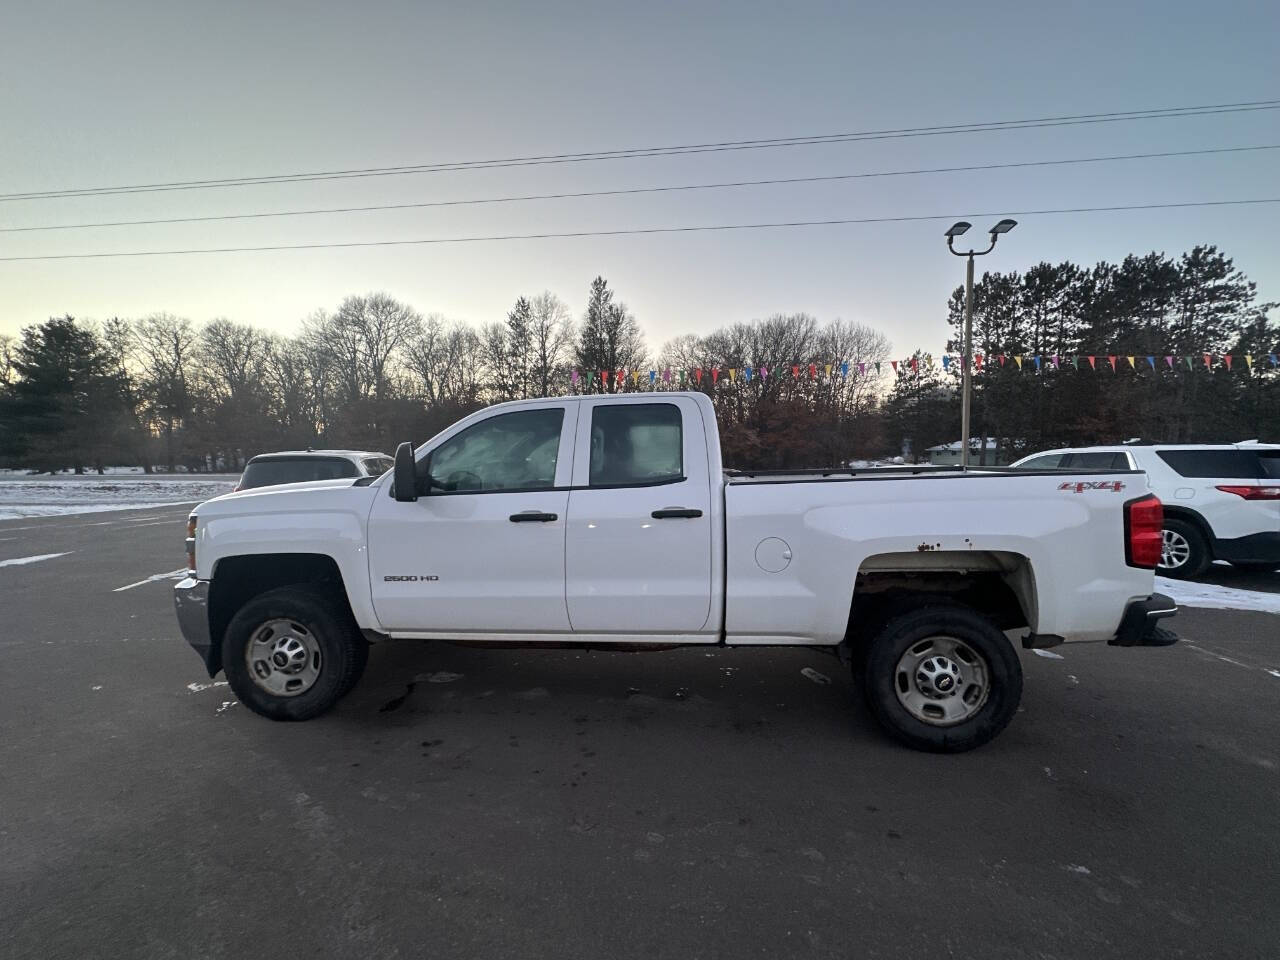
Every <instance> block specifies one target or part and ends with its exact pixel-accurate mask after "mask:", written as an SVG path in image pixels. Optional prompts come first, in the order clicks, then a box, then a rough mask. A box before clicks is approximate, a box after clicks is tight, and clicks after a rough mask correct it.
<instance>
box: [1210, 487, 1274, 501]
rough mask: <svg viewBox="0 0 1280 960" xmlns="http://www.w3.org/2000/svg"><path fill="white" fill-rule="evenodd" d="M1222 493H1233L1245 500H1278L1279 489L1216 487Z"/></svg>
mask: <svg viewBox="0 0 1280 960" xmlns="http://www.w3.org/2000/svg"><path fill="white" fill-rule="evenodd" d="M1218 489H1219V490H1221V491H1222V492H1223V493H1234V494H1235V495H1236V496H1237V497H1242V498H1244V499H1245V500H1280V487H1232V486H1225V487H1218Z"/></svg>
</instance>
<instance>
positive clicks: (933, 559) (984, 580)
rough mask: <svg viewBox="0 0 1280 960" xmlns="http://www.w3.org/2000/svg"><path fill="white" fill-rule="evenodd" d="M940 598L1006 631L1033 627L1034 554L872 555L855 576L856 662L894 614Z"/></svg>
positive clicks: (849, 644)
mask: <svg viewBox="0 0 1280 960" xmlns="http://www.w3.org/2000/svg"><path fill="white" fill-rule="evenodd" d="M939 602H944V603H949V604H958V605H960V606H964V607H968V608H970V609H972V610H975V611H977V612H978V613H980V614H982V615H983V616H985V617H987V618H988V619H989V620H991V621H992V622H993V623H994V624H995V625H996V627H997V628H999V629H1000V630H1002V631H1004V630H1016V629H1018V628H1021V627H1031V626H1032V625H1033V624H1035V623H1036V622H1037V619H1038V617H1039V606H1038V601H1037V595H1036V583H1035V576H1034V573H1033V571H1032V566H1031V560H1030V558H1029V557H1027V556H1026V555H1024V554H1020V553H1013V552H1008V551H959V550H956V551H947V550H940V551H933V552H926V553H920V552H913V553H882V554H875V555H873V556H870V557H867V558H866V559H865V560H864V561H863V563H862V565H861V566H860V567H859V569H858V574H857V578H856V580H855V582H854V590H853V598H852V600H851V602H850V604H849V622H848V625H847V628H846V631H845V640H844V645H845V647H846V649H848V650H849V652H850V655H851V657H852V658H854V660H855V662H856V661H857V658H858V657H859V656H860V655H861V654H862V653H863V652H864V651H865V649H866V646H867V644H868V643H869V642H870V641H871V640H872V639H873V638H874V637H875V636H876V635H877V634H878V633H879V631H880V629H881V628H882V627H883V625H884V624H885V623H886V622H888V621H889V620H890V619H892V618H893V617H896V616H898V615H899V614H901V613H905V612H908V611H911V610H915V609H919V608H920V607H923V606H928V605H930V604H936V603H939Z"/></svg>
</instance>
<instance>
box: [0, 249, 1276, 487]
mask: <svg viewBox="0 0 1280 960" xmlns="http://www.w3.org/2000/svg"><path fill="white" fill-rule="evenodd" d="M974 294H975V295H974V351H975V353H981V354H984V355H986V356H988V357H995V356H996V355H997V354H1000V353H1006V354H1009V355H1015V354H1040V355H1046V356H1047V355H1052V354H1057V355H1062V356H1064V357H1066V356H1070V355H1074V354H1080V353H1088V354H1107V353H1111V354H1121V355H1124V354H1138V355H1141V356H1146V355H1148V354H1155V355H1158V356H1161V357H1163V356H1164V355H1167V354H1175V355H1179V356H1181V355H1184V354H1190V355H1195V356H1199V355H1200V354H1202V353H1205V352H1211V353H1214V354H1220V353H1229V352H1234V353H1237V354H1241V355H1243V354H1245V353H1250V354H1252V355H1255V356H1258V357H1259V358H1265V357H1267V355H1268V354H1270V353H1274V352H1275V351H1276V350H1277V341H1280V327H1278V325H1277V323H1276V322H1275V321H1273V320H1271V319H1270V313H1271V311H1273V310H1274V308H1275V306H1276V305H1275V304H1271V303H1262V302H1259V301H1258V299H1257V295H1256V289H1255V286H1254V284H1253V283H1252V282H1250V281H1249V280H1248V279H1247V278H1246V277H1244V276H1243V274H1242V273H1241V272H1240V271H1239V270H1237V269H1236V268H1235V267H1234V264H1233V263H1232V261H1231V260H1230V258H1228V257H1226V256H1225V255H1224V254H1222V253H1220V252H1219V251H1218V250H1217V249H1216V248H1214V247H1197V248H1195V249H1194V250H1192V251H1190V252H1189V253H1186V254H1183V255H1182V256H1181V257H1178V258H1173V257H1168V256H1165V255H1164V254H1157V253H1152V254H1148V255H1146V256H1142V257H1138V256H1131V257H1128V258H1126V259H1125V260H1124V261H1123V262H1122V263H1120V264H1109V263H1099V264H1097V265H1096V266H1094V267H1092V268H1089V269H1085V268H1082V267H1079V266H1077V265H1075V264H1071V263H1062V264H1058V265H1052V264H1047V263H1042V264H1039V265H1037V266H1036V267H1033V268H1032V269H1030V270H1028V271H1026V272H1025V273H1016V272H1015V273H987V274H984V275H983V276H982V278H981V280H980V282H978V283H977V284H976V285H975V291H974ZM963 296H964V292H963V290H962V289H957V290H956V291H955V292H954V293H953V294H952V295H951V297H950V300H949V301H948V303H947V306H946V311H945V314H944V315H943V316H941V317H940V318H939V319H940V320H944V321H945V322H947V323H949V324H950V327H951V329H952V333H953V339H952V341H951V342H949V343H948V347H947V349H948V350H949V351H952V352H958V351H959V349H960V348H959V335H960V327H961V322H962V315H963ZM890 351H891V344H890V342H889V340H888V339H887V337H886V336H885V335H884V334H883V333H880V332H878V331H876V330H874V329H872V328H870V327H868V326H865V325H862V324H858V323H852V322H848V321H843V320H830V321H825V322H823V321H819V320H818V319H816V318H814V317H812V316H809V315H807V314H803V313H797V314H790V315H776V316H772V317H769V318H766V319H758V320H752V321H742V322H736V323H730V324H727V325H725V326H722V327H721V328H719V329H717V330H715V331H714V332H712V333H709V334H706V335H692V334H690V335H685V336H680V337H676V338H675V339H673V340H671V341H670V342H668V343H666V344H665V345H663V346H662V347H661V348H659V349H658V350H657V351H656V352H655V351H652V350H651V349H650V347H649V346H648V344H647V343H646V341H645V337H644V334H643V331H642V328H641V326H640V323H639V321H638V320H637V318H636V317H635V315H634V313H633V312H632V311H631V310H630V309H629V308H628V307H627V305H626V304H625V303H624V302H623V301H622V300H621V299H619V298H618V296H617V294H616V292H615V291H614V290H613V288H611V287H610V286H609V284H608V282H607V281H606V280H605V279H604V278H603V277H597V278H595V280H593V281H592V282H591V284H590V286H589V288H588V291H587V298H586V305H585V308H584V309H583V310H582V311H581V312H580V313H579V314H578V315H577V316H576V317H575V314H574V313H573V311H572V310H571V309H570V307H569V306H568V305H567V304H566V303H565V302H564V301H563V300H561V299H560V298H559V297H557V296H556V295H555V294H553V293H550V292H543V293H541V294H538V295H536V296H521V297H518V298H517V299H516V300H515V302H514V304H513V305H512V307H511V309H510V310H509V311H508V312H507V315H506V317H505V318H503V319H500V320H495V321H492V322H489V323H485V324H483V325H481V326H472V325H469V324H466V323H462V322H458V321H452V320H448V319H446V318H445V317H443V316H441V315H439V314H430V313H429V314H425V315H424V314H420V313H419V312H418V311H417V310H415V309H414V308H412V307H411V306H409V305H408V304H405V303H403V302H400V301H398V300H396V299H394V298H393V297H391V296H389V295H387V294H385V293H370V294H366V295H360V296H351V297H347V298H346V299H345V300H344V301H343V302H342V303H341V304H340V305H339V306H338V307H337V308H336V309H335V310H333V311H332V312H329V311H325V310H320V311H317V312H315V313H314V314H312V315H311V316H309V317H307V318H306V319H305V320H304V321H303V322H302V324H301V326H300V329H299V330H298V332H297V333H296V334H295V335H293V336H283V335H280V334H274V333H268V332H266V331H263V330H261V329H258V328H255V327H253V326H250V325H247V324H242V323H236V322H234V321H232V320H228V319H224V318H219V319H214V320H211V321H209V322H207V323H204V324H202V325H198V324H196V323H193V322H192V321H191V320H189V319H187V318H183V317H177V316H173V315H171V314H167V313H157V314H153V315H150V316H147V317H143V318H140V319H132V320H131V319H124V318H118V317H116V318H111V319H108V320H106V321H103V322H100V323H95V322H87V321H83V320H78V319H75V318H74V317H72V316H63V317H55V318H51V319H50V320H48V321H46V322H45V323H42V324H38V325H34V326H30V327H27V328H25V329H24V330H23V331H22V332H21V334H20V335H19V336H18V337H16V338H14V337H8V336H0V466H11V467H23V468H29V469H33V470H58V469H67V468H73V469H75V470H77V471H83V470H86V469H88V470H92V469H95V468H96V469H101V468H103V467H104V466H106V465H112V464H125V463H127V464H142V465H143V466H144V467H145V469H147V470H151V469H164V470H177V469H184V470H189V471H214V470H231V471H234V470H239V469H240V468H242V467H243V465H244V462H245V461H246V460H247V459H248V458H249V457H251V456H254V455H255V454H257V453H261V452H264V451H268V450H279V449H298V448H306V447H316V448H320V447H348V448H354V449H370V450H384V451H390V450H392V449H393V448H394V446H395V444H396V443H398V442H399V441H401V440H405V439H412V440H414V441H415V442H417V441H421V440H423V439H425V438H427V437H428V436H430V435H432V434H433V433H435V432H436V431H438V430H439V429H441V428H443V427H445V426H447V425H448V424H449V423H452V422H453V421H454V420H456V419H457V418H459V417H461V416H463V415H465V414H467V413H469V412H471V411H472V410H475V409H477V408H479V407H481V406H483V405H485V404H488V403H495V402H500V401H504V400H513V399H521V398H528V397H545V396H556V395H560V394H563V393H566V392H570V391H571V390H573V389H577V390H580V391H596V390H637V389H644V390H647V389H650V388H651V386H650V383H649V378H648V376H647V373H646V375H645V376H643V377H640V378H638V379H637V378H633V377H630V376H628V377H626V378H623V379H621V380H619V379H617V378H616V377H615V378H610V379H609V381H608V382H607V383H602V382H601V380H600V378H599V377H598V376H592V374H593V373H594V372H597V371H601V370H609V371H618V370H626V371H629V372H630V371H635V370H644V371H647V370H648V369H649V368H650V367H654V368H656V369H662V370H666V369H671V370H677V371H685V372H686V374H687V373H688V372H691V371H694V370H696V369H699V368H701V369H703V370H706V371H708V372H709V371H710V370H711V369H713V368H715V369H718V370H728V369H730V368H735V369H740V368H743V367H745V366H748V365H751V364H753V363H759V362H769V363H777V364H782V368H781V370H780V371H776V372H775V375H774V376H771V377H767V378H763V379H762V378H760V377H756V378H755V379H754V380H753V381H752V382H747V381H746V379H745V378H742V377H738V378H734V379H730V380H727V381H726V380H725V379H724V378H721V379H720V380H719V381H718V382H716V383H714V384H713V382H712V379H711V377H710V376H709V375H708V376H706V377H704V378H703V379H702V380H701V381H700V382H698V381H696V380H694V379H693V378H692V377H687V376H686V377H685V378H678V379H673V381H671V382H666V381H662V380H660V381H659V382H658V383H657V384H656V385H655V386H656V388H658V389H677V388H681V387H682V386H683V387H684V388H686V389H698V390H702V391H704V392H706V393H708V394H709V395H710V396H711V397H712V398H713V402H714V403H715V405H716V410H717V415H718V418H719V420H720V424H721V431H722V444H723V447H724V452H725V458H726V462H727V463H729V464H731V465H733V466H737V467H744V468H752V467H756V468H763V467H796V466H807V465H820V466H832V465H836V464H839V463H842V462H844V461H847V460H849V459H853V458H870V457H879V456H892V455H896V454H901V453H905V454H906V455H907V456H908V458H921V459H923V457H924V451H925V450H926V449H927V448H928V447H929V446H932V445H934V444H937V443H943V442H948V441H952V440H955V439H958V434H959V398H958V383H959V372H960V371H959V365H958V364H952V365H951V368H950V369H949V370H943V369H942V367H941V365H940V364H939V363H936V362H933V359H934V358H931V357H928V356H927V355H925V354H917V355H916V358H917V361H918V362H917V363H916V364H915V365H914V366H915V369H911V365H909V364H906V363H903V364H899V374H898V375H897V376H892V375H890V374H889V371H888V366H887V363H886V361H887V360H888V359H889V356H890ZM841 362H847V363H850V364H851V365H852V367H853V368H855V369H856V367H857V365H858V364H859V363H863V364H866V365H867V366H868V369H870V367H871V365H873V364H875V363H877V362H879V363H881V364H884V370H885V374H886V375H885V376H883V377H876V376H848V377H842V376H840V375H839V374H838V372H837V373H834V374H833V373H831V372H829V371H828V369H827V365H828V364H833V363H834V364H837V365H838V364H839V363H841ZM810 364H813V365H814V369H815V372H817V371H821V373H822V375H821V376H815V377H812V378H811V377H808V376H805V375H801V376H798V377H797V376H789V375H788V374H789V372H790V371H789V370H788V369H787V368H788V367H790V366H793V365H794V366H797V367H799V368H800V369H802V370H807V368H808V365H810ZM575 369H576V370H578V371H580V372H581V377H580V379H579V381H578V383H577V384H576V385H574V384H573V383H572V380H571V375H570V374H571V371H572V370H575ZM779 374H780V375H779ZM682 381H683V382H682ZM974 381H975V383H974V414H973V425H974V430H973V432H974V435H975V436H990V437H994V438H997V440H998V442H999V443H1000V444H1001V445H1002V446H1003V447H1004V448H1005V455H1006V456H1009V455H1012V454H1013V453H1015V452H1025V451H1028V450H1035V449H1043V448H1045V447H1048V446H1056V445H1066V444H1073V445H1074V444H1087V443H1097V442H1115V441H1117V440H1121V439H1125V438H1129V437H1134V436H1143V437H1147V438H1150V439H1159V440H1169V441H1189V440H1239V439H1242V438H1245V437H1255V436H1256V437H1262V438H1263V439H1268V438H1270V439H1280V375H1278V374H1277V371H1276V370H1275V369H1274V368H1270V367H1269V366H1268V365H1267V364H1266V363H1265V362H1264V363H1260V364H1259V365H1258V366H1257V368H1256V369H1255V370H1253V371H1251V372H1248V373H1241V372H1239V371H1237V372H1236V373H1234V374H1231V375H1225V374H1221V373H1213V374H1210V373H1208V372H1207V371H1200V370H1186V369H1185V367H1179V368H1178V369H1175V370H1163V369H1158V370H1156V371H1150V370H1147V371H1128V372H1127V373H1126V374H1125V375H1114V374H1110V373H1109V372H1108V373H1106V374H1104V372H1102V371H1098V372H1094V371H1088V372H1087V373H1086V372H1085V371H1083V370H1081V371H1076V370H1074V369H1065V368H1064V369H1063V370H1060V371H1058V372H1056V373H1054V374H1053V375H1046V374H1045V373H1044V372H1042V373H1041V375H1038V376H1037V375H1032V374H1028V373H1026V372H1021V373H1018V372H1015V371H1014V370H1013V369H1012V366H1010V367H1008V368H1000V367H998V366H997V365H995V364H992V363H988V364H986V365H985V366H984V369H983V370H982V371H980V372H978V371H975V377H974Z"/></svg>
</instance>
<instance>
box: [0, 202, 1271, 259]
mask: <svg viewBox="0 0 1280 960" xmlns="http://www.w3.org/2000/svg"><path fill="white" fill-rule="evenodd" d="M1258 203H1280V197H1265V198H1260V199H1253V200H1190V201H1183V202H1178V203H1136V204H1124V205H1117V206H1109V207H1059V208H1056V209H1051V210H997V211H995V212H986V213H934V214H921V215H918V216H904V217H860V218H843V219H839V220H788V221H781V222H777V223H722V224H706V225H698V226H687V227H641V228H631V229H621V230H572V231H567V232H564V233H510V234H494V235H490V236H477V237H434V238H427V239H421V240H352V241H342V242H331V243H290V244H278V245H271V246H258V247H200V248H192V249H186V250H131V251H121V252H118V253H54V254H34V255H28V256H16V257H0V263H17V262H28V261H33V260H99V259H107V258H116V257H174V256H185V255H188V254H199V253H267V252H273V251H277V250H334V249H349V248H354V247H408V246H424V245H429V244H448V243H490V242H493V241H498V240H559V239H571V238H577V237H623V236H641V235H646V234H655V233H711V232H716V231H723V230H771V229H779V228H785V227H828V226H842V225H847V224H867V223H909V222H913V221H920V220H951V219H955V218H958V217H1000V216H1014V217H1030V216H1044V215H1050V214H1072V213H1108V212H1113V211H1120V210H1170V209H1177V208H1184V207H1229V206H1246V205H1249V204H1258Z"/></svg>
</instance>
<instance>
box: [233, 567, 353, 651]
mask: <svg viewBox="0 0 1280 960" xmlns="http://www.w3.org/2000/svg"><path fill="white" fill-rule="evenodd" d="M292 584H309V585H314V586H320V587H322V588H325V589H326V592H327V591H328V590H332V594H333V597H334V599H337V600H338V601H339V602H340V603H341V604H342V606H343V607H344V608H345V609H346V611H347V613H348V614H352V609H351V600H350V598H349V597H348V595H347V587H346V584H345V583H344V582H343V579H342V571H341V570H340V569H339V567H338V564H337V561H336V560H334V559H333V557H330V556H328V555H326V554H322V553H250V554H241V555H235V556H229V557H222V558H220V559H219V560H218V562H217V563H216V564H215V566H214V568H213V577H212V579H211V582H210V585H209V637H210V639H211V641H212V644H213V649H212V650H211V651H210V663H209V673H210V676H212V675H213V674H215V673H217V672H218V670H220V669H221V668H222V641H223V637H224V635H225V634H226V631H227V626H228V624H230V623H231V619H232V617H234V616H235V615H236V612H237V611H238V610H239V609H240V608H241V607H243V606H244V605H245V604H246V603H248V602H249V601H250V600H252V599H253V598H254V597H256V596H259V595H260V594H263V593H266V592H268V591H269V590H275V589H278V588H279V587H286V586H290V585H292ZM354 619H355V618H354V614H352V620H353V622H354Z"/></svg>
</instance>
